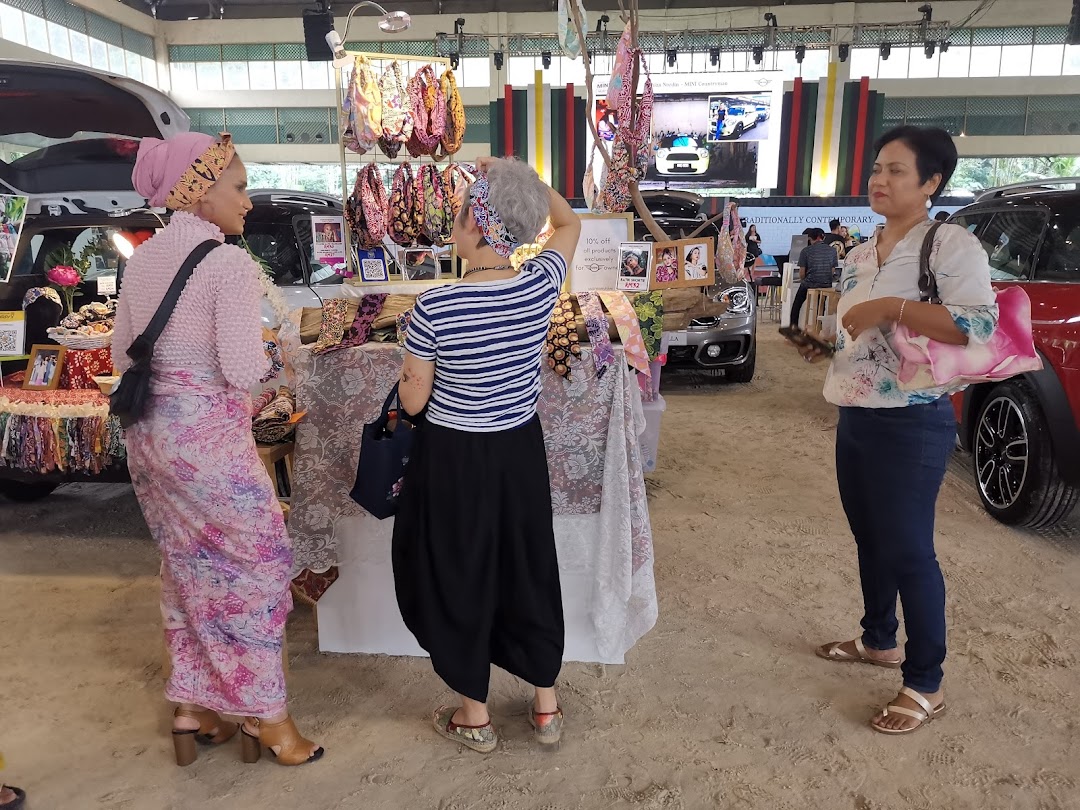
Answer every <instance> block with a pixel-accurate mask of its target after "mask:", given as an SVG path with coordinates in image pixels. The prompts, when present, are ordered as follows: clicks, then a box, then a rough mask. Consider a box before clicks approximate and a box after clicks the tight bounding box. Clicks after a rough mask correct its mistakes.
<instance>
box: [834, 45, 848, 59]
mask: <svg viewBox="0 0 1080 810" xmlns="http://www.w3.org/2000/svg"><path fill="white" fill-rule="evenodd" d="M836 55H837V56H838V57H839V58H840V61H841V62H846V61H847V60H848V57H849V56H851V46H850V45H848V44H847V43H846V42H841V43H840V44H839V45H837V46H836Z"/></svg>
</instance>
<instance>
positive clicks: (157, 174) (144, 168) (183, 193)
mask: <svg viewBox="0 0 1080 810" xmlns="http://www.w3.org/2000/svg"><path fill="white" fill-rule="evenodd" d="M235 156H236V147H235V146H233V143H232V136H231V135H229V133H227V132H223V133H221V134H220V135H219V136H218V137H217V138H213V137H211V136H210V135H205V134H203V133H201V132H184V133H181V134H180V135H175V136H173V137H172V138H169V139H168V140H167V141H162V140H159V139H158V138H143V139H142V142H141V143H140V144H139V154H138V156H137V157H136V159H135V170H134V171H133V172H132V173H131V180H132V183H133V184H134V186H135V190H136V191H138V192H139V193H140V194H141V195H142V196H144V197H146V199H147V200H149V202H150V205H151V206H153V207H154V208H161V207H165V208H169V209H170V210H173V211H179V210H182V209H184V208H189V207H190V206H192V205H194V204H195V203H197V202H198V201H199V200H200V199H201V198H202V197H203V196H204V195H205V194H206V192H208V191H209V190H210V188H211V187H212V186H213V185H214V183H216V182H217V181H218V180H220V179H221V175H222V174H224V172H225V170H226V169H227V168H228V167H229V164H230V163H232V159H233V158H234V157H235Z"/></svg>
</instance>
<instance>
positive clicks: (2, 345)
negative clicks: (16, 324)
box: [0, 329, 19, 354]
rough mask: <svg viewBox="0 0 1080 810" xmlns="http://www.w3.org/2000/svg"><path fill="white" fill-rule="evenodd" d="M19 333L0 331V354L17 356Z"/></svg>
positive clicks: (9, 330) (8, 330) (7, 330)
mask: <svg viewBox="0 0 1080 810" xmlns="http://www.w3.org/2000/svg"><path fill="white" fill-rule="evenodd" d="M18 341H19V333H18V331H17V330H15V329H0V354H17V353H18V351H19V343H18Z"/></svg>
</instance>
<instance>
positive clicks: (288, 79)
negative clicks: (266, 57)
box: [274, 61, 304, 90]
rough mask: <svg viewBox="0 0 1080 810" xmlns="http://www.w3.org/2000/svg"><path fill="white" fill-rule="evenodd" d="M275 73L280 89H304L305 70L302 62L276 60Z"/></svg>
mask: <svg viewBox="0 0 1080 810" xmlns="http://www.w3.org/2000/svg"><path fill="white" fill-rule="evenodd" d="M274 74H275V79H276V82H277V89H278V90H303V89H304V72H303V70H302V69H301V67H300V62H294V61H289V62H275V63H274Z"/></svg>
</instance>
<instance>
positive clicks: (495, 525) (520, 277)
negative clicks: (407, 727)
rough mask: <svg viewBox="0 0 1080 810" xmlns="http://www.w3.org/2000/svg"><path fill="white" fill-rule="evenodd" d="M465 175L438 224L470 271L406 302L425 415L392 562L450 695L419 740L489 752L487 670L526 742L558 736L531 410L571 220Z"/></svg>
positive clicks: (557, 588) (554, 208)
mask: <svg viewBox="0 0 1080 810" xmlns="http://www.w3.org/2000/svg"><path fill="white" fill-rule="evenodd" d="M477 169H478V171H479V176H478V178H477V180H476V182H474V183H473V184H472V185H471V186H470V187H469V189H468V192H467V198H466V200H465V201H464V202H465V204H464V205H463V206H462V208H461V212H460V213H459V214H458V217H457V220H456V222H455V223H454V241H455V244H456V245H457V249H458V253H459V254H460V255H461V256H462V258H464V259H466V260H467V261H468V263H469V268H470V269H469V271H468V273H467V274H466V275H465V276H464V277H463V278H462V280H461V281H460V282H459V283H457V284H451V285H448V286H445V287H440V288H438V289H434V290H429V291H427V292H425V293H423V294H422V295H421V296H420V297H419V298H418V299H417V301H416V306H415V308H414V309H413V314H412V320H411V322H410V324H409V329H408V332H407V336H406V341H405V350H406V355H405V363H404V366H403V368H402V371H401V381H400V386H399V391H400V397H401V405H402V407H403V408H404V409H405V410H406V411H407V412H408V413H410V414H419V413H420V412H421V411H423V410H424V409H425V408H426V409H427V418H426V421H425V422H424V423H423V424H422V426H421V427H419V428H418V431H419V432H418V434H417V436H416V439H415V445H414V447H413V449H412V453H411V458H410V461H409V465H408V467H407V468H406V471H405V477H404V481H403V483H402V488H401V496H400V499H399V502H398V510H397V518H396V520H395V523H394V539H393V553H392V557H393V565H394V584H395V588H396V592H397V600H398V607H399V608H400V609H401V615H402V618H403V619H404V620H405V625H406V626H407V627H408V628H409V630H410V631H411V632H412V633H413V635H414V636H415V637H416V640H417V641H418V642H419V643H420V646H421V647H423V648H424V649H425V650H427V652H428V653H429V654H430V655H431V663H432V666H433V667H434V669H435V672H436V673H438V675H439V676H440V677H441V678H442V679H443V680H444V681H445V682H446V684H447V686H449V687H450V688H451V689H453V690H454V691H455V692H457V693H458V694H459V695H460V696H461V705H460V706H442V707H440V708H439V709H437V710H436V711H435V713H434V716H433V718H432V722H433V724H434V726H435V730H436V731H437V732H438V733H439V734H440V735H441V736H443V737H445V738H447V739H449V740H452V741H454V742H457V743H461V744H462V745H464V746H466V747H468V748H471V749H472V750H474V751H478V752H480V753H490V752H491V751H494V750H495V748H496V746H497V745H498V735H497V733H496V730H495V727H494V725H492V722H491V715H490V714H489V713H488V707H487V698H488V680H489V677H490V674H491V665H492V664H494V665H495V666H498V667H500V668H502V669H505V670H506V671H507V672H510V673H511V674H513V675H516V676H517V677H519V678H521V679H522V680H524V681H525V682H527V683H529V684H531V685H532V686H533V687H534V696H533V700H532V702H531V704H530V705H529V708H528V714H529V722H530V724H531V725H532V726H533V728H534V730H535V736H536V740H537V742H539V743H540V744H541V745H544V746H553V745H556V744H558V743H559V741H560V739H561V737H562V727H563V713H562V709H561V708H560V707H559V703H558V700H557V698H556V695H555V679H556V678H557V677H558V675H559V671H560V669H561V668H562V655H563V643H564V626H563V612H562V591H561V585H560V580H559V563H558V559H557V557H556V550H555V534H554V528H553V524H552V511H551V482H550V480H549V478H548V466H547V455H546V450H545V448H544V433H543V429H542V428H541V426H540V420H539V417H538V416H537V414H536V405H537V400H538V399H539V396H540V389H541V376H540V375H541V370H542V361H543V356H544V343H545V339H546V337H547V333H548V327H549V322H550V320H551V313H552V311H553V309H554V307H555V303H556V301H557V300H558V298H559V293H560V290H561V289H562V286H563V283H564V282H565V281H566V273H567V269H566V268H567V262H568V261H569V260H570V259H571V258H572V257H573V255H574V250H575V249H576V247H577V242H578V236H579V234H580V232H581V224H580V222H579V220H578V217H577V215H576V214H575V213H574V212H573V211H572V210H571V208H570V205H569V204H568V203H567V202H566V200H564V199H563V198H562V197H561V196H560V195H559V194H558V193H557V192H556V191H554V190H553V189H552V188H550V187H549V186H547V185H546V184H545V183H544V182H543V181H542V180H541V179H540V178H539V177H538V176H537V174H536V171H535V170H534V169H533V168H532V167H530V166H529V165H527V164H525V163H521V162H518V161H515V160H496V159H495V158H484V159H482V160H480V161H478V162H477ZM549 216H550V219H551V226H552V228H553V229H554V230H553V232H552V234H551V236H550V237H549V238H548V240H547V242H546V243H545V245H544V249H543V251H541V252H540V253H539V254H538V255H537V256H536V257H535V258H533V259H530V260H528V261H526V262H525V263H524V264H522V265H521V268H520V270H514V269H513V267H512V266H511V264H510V261H509V257H510V255H511V253H512V252H513V250H514V248H515V247H516V246H518V245H521V244H528V243H531V242H534V241H535V239H536V235H537V234H538V233H539V232H540V230H541V228H543V227H544V222H545V220H546V219H548V217H549Z"/></svg>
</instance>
